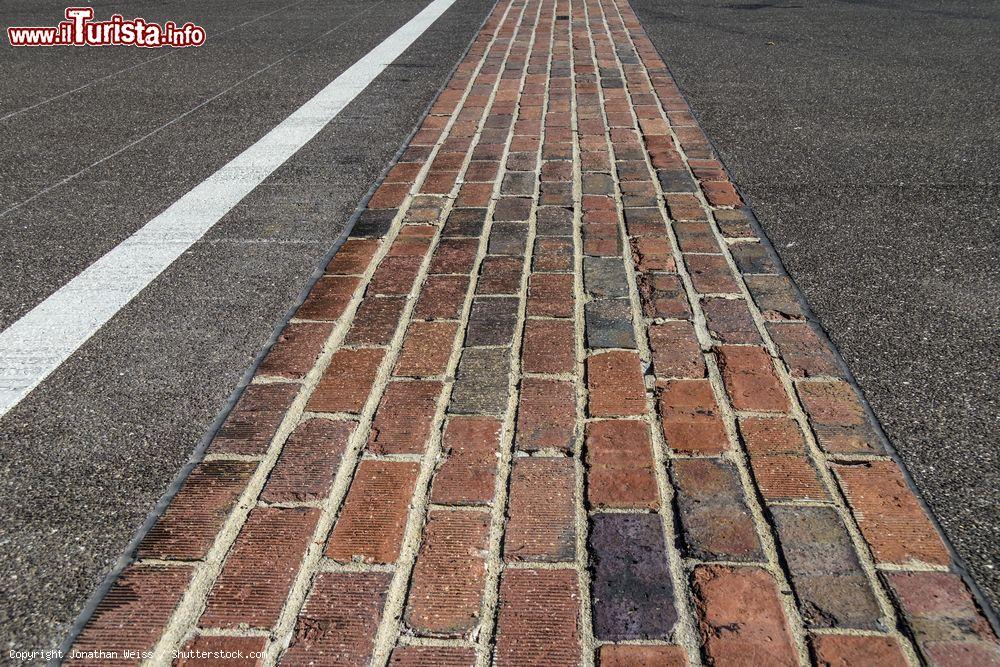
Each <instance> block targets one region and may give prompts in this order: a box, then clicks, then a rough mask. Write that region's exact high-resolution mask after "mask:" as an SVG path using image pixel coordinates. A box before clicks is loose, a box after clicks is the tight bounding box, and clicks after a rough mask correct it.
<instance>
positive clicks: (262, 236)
mask: <svg viewBox="0 0 1000 667" xmlns="http://www.w3.org/2000/svg"><path fill="white" fill-rule="evenodd" d="M492 4H493V3H492V0H459V1H458V2H456V4H455V5H454V6H453V7H452V8H451V9H449V10H448V12H447V13H446V14H445V15H444V16H443V17H441V18H440V19H439V20H438V21H437V22H436V23H435V24H434V25H433V26H431V28H430V29H428V30H427V32H426V33H424V35H423V36H421V37H420V38H419V39H418V41H417V42H416V43H415V44H414V45H413V46H411V47H410V49H409V50H408V51H407V52H406V53H405V54H404V55H403V56H401V57H400V59H398V60H397V61H396V62H395V63H394V64H393V65H391V66H390V67H389V68H387V69H386V70H385V72H383V73H382V74H381V75H380V76H379V77H378V79H376V80H375V82H374V83H373V84H372V85H371V86H370V87H369V88H368V89H367V90H366V91H365V92H364V93H362V94H361V95H360V96H359V97H358V98H357V99H356V100H355V101H354V102H353V103H352V104H351V105H350V106H349V107H348V108H347V109H345V110H344V112H343V113H341V115H340V116H339V117H338V118H336V119H335V120H334V121H333V122H332V123H331V124H330V125H329V126H328V127H327V128H326V129H325V130H324V131H323V132H322V133H321V134H320V135H319V136H318V137H316V138H315V139H313V140H312V141H311V142H310V143H309V144H307V145H306V146H305V148H303V149H302V150H301V151H300V152H299V153H297V154H296V155H295V156H294V157H293V158H292V159H291V160H289V161H288V162H287V163H286V164H285V165H284V166H283V167H282V168H281V169H279V170H278V171H277V172H276V173H275V174H273V175H272V176H271V177H269V178H268V179H267V180H266V181H265V182H264V183H263V184H262V185H261V186H260V187H258V188H257V189H256V190H255V191H254V192H253V193H251V194H250V196H248V197H247V198H246V199H245V200H244V201H243V202H242V203H241V204H240V205H239V206H237V207H236V208H235V209H234V210H233V211H231V212H230V213H229V214H228V215H227V216H226V217H225V218H223V220H221V221H220V222H219V223H218V224H217V225H216V226H215V227H214V228H213V229H212V230H211V231H210V232H209V233H208V234H207V235H206V236H205V238H203V239H202V241H201V242H199V243H197V244H196V245H195V246H193V247H192V248H191V249H190V250H189V251H188V252H186V253H185V254H184V255H182V256H181V257H180V258H179V259H178V260H177V261H176V262H175V263H174V264H173V265H172V266H171V267H170V268H169V269H168V270H167V271H165V272H164V273H163V274H162V275H161V276H160V277H159V278H158V279H157V280H156V281H155V282H154V283H153V284H151V285H150V286H149V287H148V288H147V289H146V290H145V291H143V292H142V293H141V294H140V295H139V296H138V297H137V298H136V299H135V300H134V301H133V302H132V303H130V304H129V305H128V306H127V307H126V308H125V309H124V310H122V311H121V312H120V313H119V314H118V316H117V317H115V318H114V319H113V320H112V321H111V322H109V323H108V324H107V325H106V326H105V327H104V328H103V329H101V330H100V331H99V332H98V333H97V334H96V335H95V336H94V337H93V338H92V339H91V340H90V341H89V342H88V343H87V344H86V345H84V346H83V347H82V348H81V349H80V350H79V351H78V352H77V353H76V354H75V355H73V357H72V358H71V359H70V360H69V361H68V362H67V363H65V364H64V365H63V366H62V367H60V368H59V369H58V370H57V371H56V372H55V373H53V374H52V375H51V376H50V377H49V378H48V379H47V380H46V381H45V382H44V383H43V384H42V385H41V386H40V387H39V388H38V389H37V390H35V391H34V392H33V393H32V394H30V395H29V396H28V397H27V398H26V399H25V400H24V401H23V402H22V403H21V404H20V405H18V406H17V407H16V408H15V409H14V410H12V411H11V412H10V413H8V414H7V415H6V416H5V417H3V418H0V461H2V462H0V508H2V511H0V645H2V646H3V648H4V650H3V657H2V658H0V661H5V659H6V653H7V651H6V649H7V648H20V649H46V648H55V647H56V646H57V645H58V644H59V642H60V641H61V640H62V638H63V636H64V635H65V633H66V632H67V630H68V628H69V624H70V623H72V621H73V620H74V618H75V617H76V616H77V614H78V613H79V611H80V609H81V608H82V606H83V604H84V602H85V601H86V599H87V597H88V596H89V595H90V594H91V592H92V591H93V590H94V589H95V587H96V586H97V585H98V583H99V582H100V581H101V580H102V578H103V577H104V576H105V574H106V573H107V571H108V570H109V569H110V567H111V565H112V564H113V563H114V561H115V560H116V559H117V558H118V556H119V555H120V554H121V552H122V551H123V549H124V547H125V545H126V544H127V543H128V541H129V539H130V537H131V536H132V534H133V532H134V531H135V530H136V528H138V527H139V525H140V524H141V523H142V522H143V520H144V519H145V517H146V515H147V514H148V513H149V511H150V510H151V509H152V507H153V505H154V504H155V502H156V501H157V499H158V498H159V497H160V496H161V495H162V494H163V493H164V491H165V490H166V489H167V486H168V485H169V483H170V481H171V479H172V478H173V477H174V475H175V474H176V473H177V471H178V470H180V468H181V467H182V465H183V464H184V462H185V461H186V460H187V459H188V457H189V456H190V454H191V452H192V451H193V450H194V448H195V447H196V445H197V444H198V442H199V440H200V439H201V438H202V436H203V435H204V433H205V431H206V429H207V427H208V426H209V424H210V423H211V422H212V420H213V418H214V417H215V416H216V414H217V413H218V412H219V411H220V410H221V409H222V407H223V406H224V404H225V402H226V398H227V397H228V395H229V394H230V392H232V390H233V389H234V388H235V387H236V385H237V383H238V382H239V380H240V378H241V376H242V375H243V373H244V371H245V370H246V368H247V367H248V366H249V365H250V363H251V362H252V360H253V359H254V357H255V355H256V354H257V352H258V351H259V350H260V349H261V347H262V346H263V345H264V343H265V342H266V341H267V339H268V337H269V336H270V335H271V332H272V330H273V328H274V326H275V324H276V323H277V322H279V321H280V320H281V318H282V316H283V315H284V314H285V313H286V312H287V310H288V308H289V307H291V306H292V305H293V303H294V301H295V298H296V297H297V295H298V294H299V292H300V291H301V289H302V288H303V287H304V285H305V283H306V280H307V279H308V277H309V275H310V274H311V273H312V271H313V269H314V268H315V267H316V266H317V265H318V263H319V262H320V260H321V258H322V257H323V255H324V254H325V253H326V252H327V250H328V249H329V247H330V246H331V244H332V243H333V241H334V240H335V239H336V238H337V236H338V234H339V233H340V231H341V230H342V229H343V226H344V223H345V222H346V221H347V219H348V217H349V216H350V214H351V213H352V212H353V210H354V208H355V207H356V206H357V204H358V201H359V200H360V199H361V197H362V196H363V195H364V194H365V192H366V191H367V190H368V189H369V187H370V186H371V185H372V184H373V183H374V181H375V179H376V178H377V176H378V175H379V173H380V172H381V170H382V168H383V167H384V166H385V164H386V163H387V162H388V160H389V159H390V158H391V157H392V155H393V154H394V153H395V152H396V150H397V149H398V148H399V146H400V144H401V143H402V142H403V141H404V139H405V138H406V137H407V135H408V134H409V132H410V131H411V130H412V128H413V127H414V125H415V124H416V122H417V120H418V119H419V117H420V115H421V113H422V111H423V109H424V108H425V106H426V105H427V103H428V102H429V101H430V100H431V99H432V97H433V96H434V94H435V93H436V91H437V90H438V88H439V87H440V86H441V85H442V83H443V82H444V80H445V77H446V75H447V73H448V72H449V71H450V69H451V68H452V67H453V66H454V64H455V63H456V62H457V61H458V59H459V56H460V54H461V53H462V52H463V51H464V49H465V48H466V46H467V45H468V43H469V41H470V40H471V39H472V36H473V35H474V33H475V32H476V30H477V29H478V27H479V25H480V24H481V22H482V20H483V19H484V18H485V16H486V13H487V12H488V10H489V8H490V7H491V6H492ZM426 5H427V0H392V1H383V2H368V1H364V2H362V1H353V0H336V1H335V2H328V1H320V0H304V1H299V2H295V1H294V0H289V1H288V2H283V3H280V4H278V3H272V2H266V1H264V0H254V1H250V2H236V1H227V2H214V3H203V2H196V1H195V0H176V1H172V2H169V3H163V2H152V1H149V0H146V1H141V2H128V3H121V4H116V5H115V6H114V7H110V6H101V5H100V4H98V5H97V6H96V12H97V15H98V17H104V16H105V15H107V14H110V13H111V12H112V11H121V12H122V13H123V14H126V15H127V16H129V17H132V16H143V17H145V18H147V19H149V20H155V21H162V20H165V19H168V18H174V19H177V18H181V19H184V20H191V21H194V22H195V23H200V24H201V25H203V26H205V28H206V30H207V33H208V40H207V43H206V45H205V46H203V47H201V48H199V49H187V50H183V51H177V52H169V51H160V50H155V51H148V50H141V49H129V48H104V49H73V50H70V49H18V50H14V49H12V48H10V47H9V46H8V45H7V43H6V38H5V37H4V38H3V39H2V40H0V41H2V43H3V46H2V47H0V82H2V83H0V136H2V137H3V140H2V141H0V212H2V211H7V210H8V209H13V210H10V211H9V212H7V213H6V214H3V213H0V257H2V258H3V261H0V284H2V285H3V286H4V288H3V289H2V290H0V329H3V328H6V327H7V326H8V325H9V324H10V323H11V322H14V321H16V320H17V319H18V318H19V317H21V316H22V315H23V314H24V313H25V312H27V311H28V310H30V309H31V308H32V307H34V306H35V305H36V304H37V303H39V302H40V301H41V300H43V299H44V298H46V297H47V296H48V295H49V294H51V293H52V292H53V291H55V290H56V289H57V288H59V287H60V286H62V285H63V284H64V283H65V282H66V281H68V280H69V279H70V278H72V277H73V276H75V275H76V274H77V273H79V272H80V271H81V270H82V269H84V268H85V267H86V266H88V265H89V264H90V263H92V262H93V261H94V260H96V259H98V258H99V257H100V256H102V255H103V254H104V253H105V252H107V251H108V250H110V249H111V248H113V247H114V246H115V245H117V244H118V243H119V242H121V241H122V240H123V239H125V238H126V237H128V236H129V235H130V234H131V233H133V232H134V231H135V230H136V229H138V228H139V227H140V226H142V225H143V224H145V223H146V222H147V221H148V220H149V219H150V218H152V217H153V216H155V215H156V214H158V213H160V212H161V211H162V210H163V209H165V208H166V207H167V206H168V205H169V204H170V203H172V202H173V201H174V200H176V199H177V198H178V197H180V196H181V195H183V194H184V193H185V192H187V191H188V190H189V189H191V187H193V186H194V185H196V184H197V183H199V182H200V181H201V180H203V179H204V178H205V177H206V176H208V175H210V174H211V173H213V172H214V171H215V170H216V169H218V168H219V167H220V166H222V165H223V164H225V163H226V162H228V161H229V160H230V159H231V158H233V157H234V156H235V155H237V154H238V153H240V152H241V151H242V150H243V149H245V148H246V147H247V146H249V145H250V144H252V143H253V142H254V141H256V140H257V139H258V138H259V137H261V136H262V135H263V134H265V133H266V132H267V131H268V130H270V129H271V128H272V127H274V126H275V125H276V124H278V123H279V122H280V121H281V120H283V119H284V118H285V117H286V116H287V115H288V114H289V113H291V112H292V111H293V110H294V109H296V108H297V107H298V106H300V105H301V104H302V103H303V102H305V101H306V100H307V99H309V98H310V97H312V96H313V95H314V94H315V93H316V92H318V91H319V90H320V89H321V88H323V87H324V86H325V85H326V84H327V83H329V82H330V81H331V80H333V79H334V78H335V77H336V76H337V75H338V74H340V72H342V71H343V70H344V69H346V67H348V66H349V65H351V64H352V63H354V62H355V61H356V60H357V59H358V58H360V57H361V56H363V55H364V54H365V53H367V52H368V51H369V50H371V49H372V48H373V47H374V46H376V45H377V44H378V43H379V42H381V41H382V40H383V39H384V38H385V37H387V36H388V35H389V34H391V33H392V32H393V31H395V30H396V29H397V28H398V27H399V26H401V25H403V24H404V23H405V22H406V21H408V20H409V19H410V18H412V17H413V15H415V14H416V13H417V12H418V11H420V10H421V9H422V8H423V7H424V6H426ZM65 6H66V5H65V3H62V4H60V3H58V2H55V1H54V0H46V1H45V2H28V1H27V0H18V1H17V2H6V3H4V6H3V9H2V10H0V25H3V26H4V27H6V26H8V25H50V24H54V23H55V22H56V21H58V20H59V18H60V17H61V15H62V11H63V8H64V7H65ZM264 15H267V16H266V17H263V18H260V17H262V16H264ZM255 18H257V19H258V20H256V21H255V20H254V19H255ZM168 53H169V55H166V56H165V57H163V56H164V54H168ZM127 68H131V69H127ZM123 69H124V70H126V71H121V70H123ZM95 80H96V81H95ZM90 82H93V83H92V84H91V85H87V84H89V83H90ZM81 86H85V87H84V88H83V89H81V90H79V91H77V92H74V93H72V94H69V95H63V93H65V92H67V91H72V90H74V89H77V88H79V87H81ZM53 97H55V98H56V99H52V100H51V101H46V100H49V99H50V98H53ZM212 98H214V99H212ZM210 99H211V101H208V100H210ZM40 103H41V104H40ZM36 105H37V106H36ZM199 105H200V106H199ZM28 107H33V108H28ZM21 110H24V111H23V112H22V111H21ZM11 114H13V115H11ZM147 135H148V136H147ZM133 142H137V143H135V144H134V145H132V146H130V147H128V148H125V149H124V150H122V149H123V147H126V146H128V145H129V144H132V143H133ZM109 156H110V157H109ZM69 176H73V178H72V180H70V181H68V182H67V183H65V184H63V185H60V186H58V187H56V188H54V189H52V190H50V191H48V192H45V193H44V194H41V195H39V196H37V197H36V196H35V195H36V194H37V193H39V192H41V191H43V190H45V189H46V188H49V187H50V186H52V185H53V184H55V183H57V182H59V181H61V180H63V179H65V178H67V177H69Z"/></svg>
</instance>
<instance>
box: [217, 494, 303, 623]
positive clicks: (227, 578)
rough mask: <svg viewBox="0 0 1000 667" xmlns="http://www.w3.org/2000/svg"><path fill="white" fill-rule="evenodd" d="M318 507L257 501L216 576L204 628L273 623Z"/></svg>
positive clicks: (278, 613) (297, 569)
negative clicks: (258, 504)
mask: <svg viewBox="0 0 1000 667" xmlns="http://www.w3.org/2000/svg"><path fill="white" fill-rule="evenodd" d="M319 513H320V512H319V510H318V509H314V508H311V507H295V508H290V509H285V508H282V509H278V508H274V507H258V508H256V509H254V510H253V511H251V512H250V516H249V517H248V518H247V522H246V523H245V524H244V525H243V529H242V530H241V531H240V534H239V536H238V537H237V538H236V543H235V544H234V545H233V547H232V549H230V551H229V555H228V557H227V558H226V563H225V565H224V566H223V568H222V572H221V573H220V574H219V578H218V579H216V580H215V585H214V586H213V587H212V591H211V593H209V595H208V602H207V604H206V607H205V612H204V613H203V614H202V615H201V619H200V620H199V621H198V625H199V626H200V627H203V628H232V629H235V628H239V627H242V626H249V627H251V628H272V627H274V624H275V623H277V621H278V616H279V615H280V614H281V609H282V608H283V607H284V606H285V598H286V597H288V592H289V591H290V590H291V588H292V583H293V582H294V581H295V576H296V575H297V574H298V572H299V565H300V564H301V562H302V557H303V556H304V555H305V553H306V549H307V548H308V546H309V544H310V542H312V539H313V531H314V530H315V529H316V522H317V521H318V520H319Z"/></svg>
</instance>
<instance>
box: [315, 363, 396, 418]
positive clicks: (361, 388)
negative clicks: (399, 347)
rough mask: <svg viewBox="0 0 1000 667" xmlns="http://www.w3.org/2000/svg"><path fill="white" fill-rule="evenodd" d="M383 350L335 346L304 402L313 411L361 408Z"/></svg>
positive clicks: (376, 371) (340, 410)
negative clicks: (337, 348)
mask: <svg viewBox="0 0 1000 667" xmlns="http://www.w3.org/2000/svg"><path fill="white" fill-rule="evenodd" d="M384 356H385V350H382V349H378V348H375V349H360V350H338V351H336V352H334V353H333V357H331V359H330V365H329V366H327V367H326V371H325V372H324V373H323V377H322V378H320V381H319V384H318V385H317V386H316V390H315V391H314V392H313V395H312V396H310V397H309V401H308V403H307V404H306V407H307V409H309V410H311V411H313V412H361V409H362V408H364V406H365V402H366V401H367V400H368V395H369V394H370V393H371V390H372V385H374V384H375V376H376V374H377V373H378V368H379V365H381V363H382V357H384Z"/></svg>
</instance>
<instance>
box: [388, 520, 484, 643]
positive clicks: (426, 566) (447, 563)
mask: <svg viewBox="0 0 1000 667" xmlns="http://www.w3.org/2000/svg"><path fill="white" fill-rule="evenodd" d="M489 539H490V515H489V514H488V513H486V512H467V511H458V510H433V511H431V512H430V513H429V514H428V516H427V525H426V526H425V527H424V535H423V540H422V542H421V545H420V551H419V553H418V555H417V562H416V565H414V568H413V579H412V581H411V583H410V591H409V595H408V597H407V603H406V616H405V621H406V624H407V625H408V626H409V627H410V628H412V629H413V630H415V631H416V632H417V634H420V635H431V636H437V637H461V636H463V635H465V634H467V633H469V632H470V631H472V630H473V629H474V628H475V627H476V626H477V625H478V624H479V619H480V610H481V608H482V600H483V589H484V587H485V584H486V555H487V553H488V550H489Z"/></svg>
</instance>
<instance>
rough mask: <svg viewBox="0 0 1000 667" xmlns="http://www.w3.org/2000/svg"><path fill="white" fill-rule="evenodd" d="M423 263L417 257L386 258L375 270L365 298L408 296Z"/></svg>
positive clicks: (421, 259) (420, 258)
mask: <svg viewBox="0 0 1000 667" xmlns="http://www.w3.org/2000/svg"><path fill="white" fill-rule="evenodd" d="M423 261H424V260H423V257H417V256H405V257H386V258H385V259H383V260H382V261H381V262H379V265H378V268H377V269H375V273H374V274H373V275H372V280H371V282H370V283H369V284H368V291H367V292H365V294H366V296H378V295H383V296H385V295H396V296H403V295H406V294H409V293H410V290H411V289H413V281H414V280H416V279H417V274H418V273H419V272H420V265H421V264H422V263H423Z"/></svg>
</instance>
